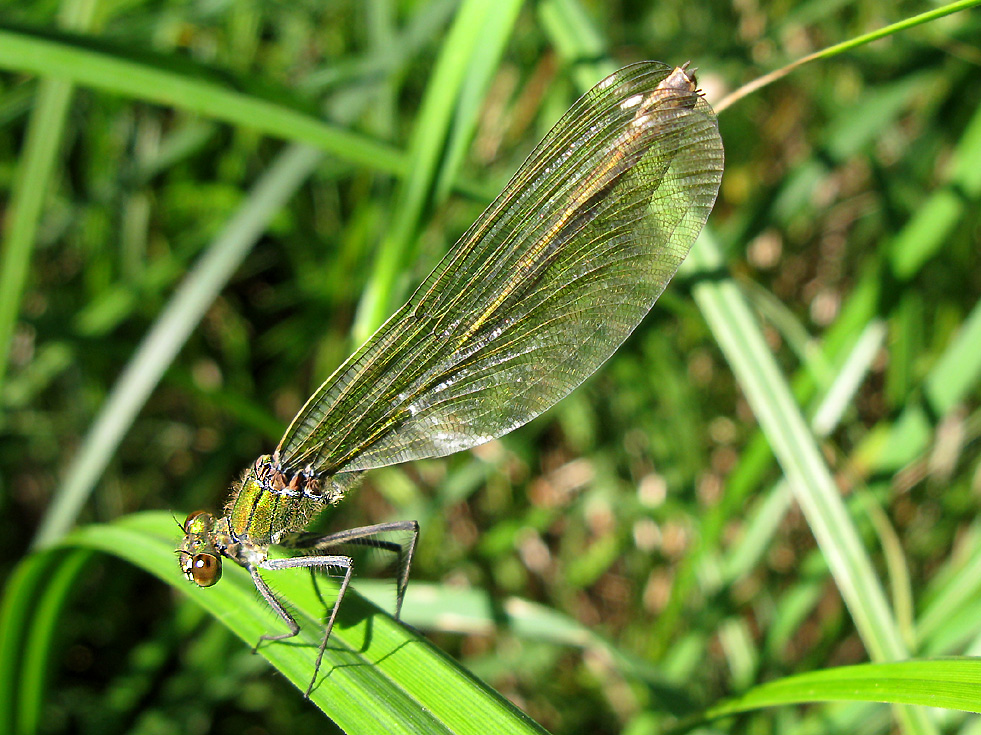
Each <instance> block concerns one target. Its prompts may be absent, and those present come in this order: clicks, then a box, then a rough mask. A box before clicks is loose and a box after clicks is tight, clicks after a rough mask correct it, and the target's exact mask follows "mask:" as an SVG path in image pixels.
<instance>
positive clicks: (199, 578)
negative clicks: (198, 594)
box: [177, 510, 221, 587]
mask: <svg viewBox="0 0 981 735" xmlns="http://www.w3.org/2000/svg"><path fill="white" fill-rule="evenodd" d="M214 524H215V517H214V516H213V515H211V513H208V512H206V511H203V510H196V511H194V512H193V513H191V514H190V515H189V516H188V517H187V518H186V519H185V520H184V534H185V535H184V540H183V541H182V542H181V545H180V547H179V548H178V549H177V554H178V555H179V556H180V559H179V561H180V565H181V571H182V572H183V573H184V576H185V577H187V579H188V581H190V582H194V583H195V584H196V585H197V586H198V587H211V586H212V585H213V584H215V583H216V582H217V581H218V580H219V579H221V556H219V555H218V552H217V551H216V550H215V544H214V538H213V530H214Z"/></svg>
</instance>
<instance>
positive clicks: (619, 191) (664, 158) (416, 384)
mask: <svg viewBox="0 0 981 735" xmlns="http://www.w3.org/2000/svg"><path fill="white" fill-rule="evenodd" d="M722 165H723V150H722V140H721V138H720V137H719V132H718V126H717V121H716V117H715V114H714V112H713V111H712V109H711V107H709V105H708V104H707V103H706V102H705V100H704V99H703V98H702V96H701V95H700V94H699V92H698V90H697V88H696V82H695V78H694V75H693V74H691V73H689V72H688V71H687V68H686V67H679V68H675V69H673V70H672V69H671V68H670V67H668V66H665V65H663V64H660V63H657V62H645V63H640V64H634V65H632V66H628V67H626V68H624V69H621V70H620V71H618V72H615V73H614V74H612V75H611V76H609V77H607V78H606V79H604V80H603V81H601V82H600V83H599V84H597V85H596V86H595V87H593V88H592V89H591V90H589V91H588V92H587V93H586V94H585V95H584V96H583V97H582V98H581V99H580V100H579V101H578V102H576V103H575V105H573V107H572V108H571V109H570V110H569V111H568V112H567V113H566V114H565V115H563V116H562V118H561V119H560V120H559V122H558V123H556V125H555V127H553V128H552V130H551V131H550V132H549V133H548V135H546V137H545V139H544V140H543V141H542V142H541V143H540V144H539V145H538V147H536V148H535V150H534V151H533V152H532V154H531V155H530V156H529V157H528V159H527V160H526V161H525V162H524V164H523V165H522V166H521V168H520V169H519V170H518V172H517V173H516V174H515V175H514V177H513V178H512V179H511V181H510V182H509V183H508V184H507V186H506V187H505V188H504V191H503V192H501V194H500V196H498V197H497V199H495V200H494V202H493V203H492V204H491V205H490V206H489V207H488V208H487V209H486V210H485V211H484V213H483V214H482V215H481V216H480V217H479V218H478V219H477V221H476V222H475V223H474V224H473V226H472V227H470V229H469V230H467V232H466V233H465V234H464V235H463V237H461V238H460V240H459V241H458V242H457V244H456V245H455V246H454V248H453V249H452V250H451V251H450V252H449V253H448V254H447V255H446V257H444V258H443V260H442V261H441V262H440V263H439V265H437V266H436V269H435V270H434V271H433V272H432V273H431V274H430V275H429V277H428V278H426V280H425V281H424V282H423V283H422V285H420V286H419V288H418V289H417V290H416V292H415V293H414V294H413V295H412V297H411V298H410V299H409V301H408V302H407V303H406V304H405V305H403V306H402V307H401V308H400V309H398V310H397V311H396V312H395V313H394V314H393V315H392V316H391V318H390V319H389V320H388V321H387V322H385V324H384V325H382V326H381V328H379V329H378V331H377V332H375V334H374V335H373V336H372V337H371V338H370V339H369V340H368V341H367V342H366V343H365V344H364V345H363V346H362V347H361V348H360V349H359V350H358V351H357V352H355V353H354V354H353V355H352V356H351V357H350V358H348V360H347V361H345V362H344V364H343V365H341V366H340V367H339V368H338V369H337V370H336V371H335V372H334V374H333V375H331V376H330V377H329V378H328V379H327V380H326V381H325V382H324V384H323V385H321V386H320V388H318V389H317V391H316V392H315V393H314V394H313V395H312V396H310V398H309V399H308V400H307V402H306V404H305V405H304V406H303V408H302V409H301V410H300V412H299V413H298V414H297V415H296V417H295V418H294V419H293V421H292V422H291V424H290V426H289V428H288V429H287V430H286V434H285V435H284V436H283V438H282V440H281V441H280V443H279V446H278V447H277V448H276V450H275V452H273V454H271V455H266V456H262V457H260V458H259V459H257V460H256V461H255V463H254V464H253V465H252V466H251V467H249V468H248V469H247V470H246V471H245V473H244V474H243V476H242V478H241V480H240V481H239V482H237V483H236V484H235V485H234V486H233V488H232V492H231V496H230V498H229V501H228V504H227V505H226V507H225V511H224V514H223V515H222V516H220V517H215V516H213V515H212V514H210V513H206V512H196V513H192V514H191V515H190V516H188V518H187V520H186V521H185V523H184V531H185V533H186V536H185V538H184V541H183V542H182V544H181V546H180V548H179V549H178V554H179V555H180V565H181V569H182V571H183V572H184V574H185V575H186V576H187V577H188V579H190V580H193V581H194V582H196V583H197V584H198V585H200V586H202V587H207V586H211V585H213V584H214V583H215V582H217V581H218V579H219V577H220V576H221V557H226V558H228V559H231V560H232V561H234V562H236V563H238V564H240V565H241V566H243V567H245V568H246V569H247V570H248V571H249V573H250V574H251V575H252V579H253V581H254V583H255V586H256V588H257V589H258V590H259V592H260V593H261V594H262V596H263V597H264V598H265V599H266V601H267V602H268V603H269V605H270V606H271V607H272V608H273V609H274V610H275V611H276V613H277V615H279V617H280V618H282V619H283V621H284V622H285V623H286V625H287V627H288V628H289V632H286V633H283V634H281V635H265V636H262V638H261V639H260V642H261V640H280V639H283V638H289V637H291V636H294V635H296V634H297V633H298V632H299V626H298V624H297V623H296V621H295V619H294V618H293V617H292V616H291V615H290V613H289V612H288V611H287V610H286V609H285V608H284V607H283V605H282V604H281V603H280V601H279V600H278V599H277V598H276V596H275V595H274V594H273V593H272V591H271V590H270V589H269V586H268V585H267V584H266V582H265V581H264V580H263V578H262V577H261V576H260V570H276V569H284V568H288V567H317V568H338V569H342V570H343V571H344V577H343V579H342V582H341V586H340V590H339V594H338V597H337V600H336V601H335V603H334V605H333V607H332V609H331V612H330V616H329V618H328V621H327V625H326V629H325V633H324V637H323V640H322V642H321V644H320V649H319V652H318V657H317V661H316V664H315V666H314V672H313V676H312V678H311V681H310V685H309V687H308V688H307V691H306V695H307V696H309V693H310V690H311V689H312V687H313V684H314V682H315V681H316V676H317V672H318V670H319V667H320V662H321V659H322V657H323V653H324V649H325V647H326V645H327V640H328V638H329V636H330V632H331V628H332V626H333V624H334V620H335V617H336V615H337V610H338V608H339V606H340V603H341V600H342V598H343V596H344V592H345V591H346V589H347V587H348V584H349V582H350V578H351V571H352V560H351V558H350V556H347V555H344V554H327V553H326V552H327V551H329V550H330V549H332V548H335V549H336V547H337V546H338V545H340V544H351V543H355V544H357V543H364V544H375V545H378V546H380V547H381V548H386V546H385V542H378V541H373V539H376V538H378V536H379V534H383V533H384V532H386V531H401V532H410V535H411V538H412V541H411V542H410V543H408V544H406V545H404V546H402V545H393V546H392V547H391V548H389V549H388V550H390V551H393V552H394V553H396V554H398V555H399V572H398V575H397V585H398V586H397V600H396V611H395V612H396V616H398V613H399V610H400V609H401V605H402V600H403V597H404V594H405V587H406V584H407V581H408V575H409V568H410V566H411V562H412V552H413V550H414V548H415V538H416V537H417V535H418V525H417V524H416V523H415V522H413V521H400V522H395V523H388V524H381V525H378V526H369V527H366V528H359V529H354V530H351V531H344V532H341V533H335V534H330V535H328V536H321V537H313V536H311V535H310V534H304V533H303V532H302V531H303V529H304V528H305V527H306V526H307V524H308V523H309V522H310V521H311V520H312V519H313V518H314V516H316V515H317V514H318V513H319V512H320V511H321V510H322V509H323V508H324V507H325V506H327V505H330V504H333V503H336V502H338V501H339V500H340V499H341V498H342V497H343V496H344V495H345V493H347V491H348V490H350V489H351V488H352V487H353V486H354V485H355V484H356V483H357V482H358V480H359V479H360V477H361V475H362V473H363V472H365V471H366V470H370V469H373V468H377V467H383V466H386V465H392V464H397V463H401V462H408V461H410V460H414V459H421V458H424V457H440V456H444V455H447V454H451V453H453V452H458V451H460V450H463V449H468V448H470V447H474V446H477V445H478V444H482V443H484V442H487V441H490V440H491V439H494V438H496V437H499V436H502V435H503V434H506V433H508V432H509V431H511V430H512V429H515V428H517V427H518V426H521V425H522V424H524V423H526V422H528V421H530V420H531V419H533V418H534V417H535V416H537V415H539V414H540V413H542V412H543V411H545V410H546V409H548V408H549V407H550V406H552V405H554V404H555V403H556V402H557V401H559V400H561V399H562V398H563V396H565V395H566V394H568V393H569V392H570V391H571V390H572V389H573V388H575V387H576V386H577V385H579V384H580V383H582V381H583V380H585V379H586V378H587V377H588V376H589V375H590V374H592V373H593V372H594V371H595V370H596V369H597V368H598V367H599V366H600V365H601V364H602V363H603V362H604V361H605V360H607V359H608V358H609V357H610V355H612V354H613V352H614V351H615V350H616V349H617V348H618V347H619V346H620V344H622V343H623V341H624V340H625V339H626V338H627V336H628V335H629V334H630V333H631V332H632V331H633V330H634V328H636V326H637V325H638V324H639V323H640V321H641V320H642V319H643V317H644V315H645V314H647V312H648V311H649V310H650V308H651V306H653V304H654V302H655V301H656V300H657V298H658V296H660V294H661V292H662V291H663V290H664V288H665V286H666V285H667V283H668V281H670V280H671V278H672V276H674V274H675V272H676V271H677V269H678V266H679V265H680V264H681V262H682V260H684V258H685V256H686V255H687V254H688V251H689V249H690V248H691V245H692V243H693V242H694V241H695V238H696V237H697V236H698V233H699V232H700V231H701V229H702V227H703V226H704V224H705V221H706V219H707V218H708V216H709V212H710V211H711V210H712V207H713V205H714V203H715V198H716V195H717V194H718V190H719V184H720V181H721V178H722ZM273 544H279V545H283V546H288V547H290V548H296V549H299V550H300V551H302V552H303V554H304V555H300V556H295V557H291V558H285V559H270V558H269V557H268V549H269V547H270V545H273Z"/></svg>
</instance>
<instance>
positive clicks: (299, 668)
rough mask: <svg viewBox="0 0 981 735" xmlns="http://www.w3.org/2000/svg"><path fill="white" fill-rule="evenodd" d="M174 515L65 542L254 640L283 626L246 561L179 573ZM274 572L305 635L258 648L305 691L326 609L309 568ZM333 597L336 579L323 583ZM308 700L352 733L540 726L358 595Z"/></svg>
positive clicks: (129, 521) (91, 530)
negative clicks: (133, 571) (111, 561)
mask: <svg viewBox="0 0 981 735" xmlns="http://www.w3.org/2000/svg"><path fill="white" fill-rule="evenodd" d="M175 531H176V528H175V526H174V520H173V518H172V517H171V516H170V515H168V514H166V513H141V514H137V515H133V516H127V517H125V518H121V519H120V520H119V521H117V522H115V523H113V524H111V525H104V526H86V527H83V528H79V529H77V530H75V531H74V532H72V533H71V534H70V535H69V536H68V537H66V538H65V539H64V541H63V543H64V545H65V546H67V547H69V548H84V549H92V550H97V551H103V552H106V553H109V554H113V555H115V556H118V557H120V558H122V559H125V560H127V561H129V562H131V563H133V564H136V565H137V566H139V567H141V568H143V569H145V570H146V571H148V572H149V573H151V574H153V575H155V576H157V577H158V578H160V579H161V580H163V581H164V582H166V583H167V584H170V585H172V586H174V587H175V588H176V589H179V590H181V591H182V592H183V593H185V594H187V595H188V597H190V598H191V599H192V600H194V602H196V603H197V604H199V605H201V606H202V607H203V608H205V609H206V610H208V612H210V613H211V614H212V615H213V616H215V618H217V619H218V620H219V621H220V622H221V623H222V625H225V626H227V627H228V628H229V629H230V630H232V631H233V632H234V633H235V634H236V635H237V636H238V637H240V638H241V639H242V640H243V641H244V642H245V643H246V644H247V645H250V646H251V645H254V644H255V642H256V641H257V640H258V639H259V636H260V635H262V634H264V633H270V632H278V631H279V628H280V627H282V623H281V621H279V620H278V619H277V618H276V617H275V616H274V614H273V613H272V611H271V610H270V609H269V607H268V606H267V605H266V604H265V602H264V601H263V600H262V599H261V598H260V597H259V596H258V595H257V594H256V591H255V587H254V586H253V585H252V581H251V579H250V578H249V576H248V574H247V573H246V572H245V570H244V569H242V568H241V567H238V566H236V565H234V564H228V565H226V567H225V572H224V576H223V577H222V580H221V582H220V583H219V584H217V585H215V586H214V587H212V588H210V589H200V588H197V587H195V586H193V585H191V584H189V583H187V581H186V580H185V579H184V578H183V576H182V575H181V574H180V571H179V569H178V566H177V561H176V557H175V555H174V551H173V549H174V546H175V544H176V543H177V538H176V536H177V534H176V533H175ZM295 571H298V572H299V573H297V574H293V573H291V572H289V571H286V572H277V573H275V574H273V575H272V576H271V577H270V582H271V583H272V584H273V586H274V587H275V589H276V590H277V594H279V595H281V597H282V598H283V599H285V600H288V601H289V604H290V608H291V610H292V611H293V612H294V613H295V614H296V615H297V618H298V621H299V623H300V626H301V632H300V635H299V636H297V637H296V638H294V639H290V640H288V641H280V642H267V643H264V644H263V645H262V646H261V647H260V648H259V654H260V655H261V656H263V657H264V658H266V659H267V660H269V662H270V663H272V664H273V666H275V667H276V669H277V670H278V671H279V672H280V673H282V674H283V675H284V676H285V677H287V678H288V679H289V680H290V681H292V682H293V683H294V684H296V686H297V687H298V688H299V689H301V690H303V689H305V688H306V686H307V684H308V683H309V679H310V676H311V675H312V672H313V663H314V660H315V659H316V655H317V647H318V645H319V642H320V637H321V633H322V631H323V627H322V621H323V618H324V615H325V610H324V607H323V603H322V601H321V600H320V599H319V598H318V594H317V590H316V589H315V587H314V583H313V582H312V580H311V575H310V574H308V573H307V572H306V571H305V570H295ZM318 584H319V586H320V587H322V588H323V591H324V593H325V594H324V597H325V598H326V599H327V601H328V603H329V602H330V601H331V600H332V590H335V589H336V586H334V585H333V584H332V583H329V582H326V581H321V582H319V583H318ZM310 699H311V701H312V702H314V704H316V705H317V706H318V707H320V708H321V709H322V710H323V711H324V712H325V713H326V714H327V715H328V716H329V717H330V718H331V719H332V720H334V722H336V723H337V724H338V725H339V726H340V727H341V728H342V729H344V731H345V732H348V733H372V734H374V733H379V732H385V733H393V734H397V733H406V734H409V733H419V732H442V733H462V734H468V733H469V734H472V735H483V734H484V733H488V732H508V733H515V734H519V733H542V732H544V731H543V730H542V729H541V728H540V727H538V726H537V725H536V724H535V723H534V722H533V721H532V720H531V719H529V718H528V717H527V716H526V715H524V714H523V713H521V712H520V711H519V710H518V709H517V708H515V707H514V705H512V704H511V703H510V702H508V701H507V700H505V699H504V698H503V697H501V696H500V695H499V694H497V693H496V692H494V691H493V690H491V689H489V688H488V687H487V686H485V685H484V684H482V683H481V682H479V681H478V680H477V679H475V678H474V677H473V676H472V675H470V674H469V673H468V672H466V671H465V670H464V669H462V668H461V667H460V666H459V665H458V664H456V663H455V662H453V661H452V660H450V658H449V657H448V656H446V655H445V654H444V653H442V652H441V651H439V649H437V648H435V647H434V646H432V645H431V644H430V643H428V642H427V641H426V640H425V639H423V638H421V637H419V636H418V635H417V634H415V633H413V632H412V631H411V630H409V629H408V628H406V627H405V626H403V625H400V624H399V623H397V622H396V621H394V620H393V619H392V618H391V617H390V616H389V615H387V614H385V613H383V612H382V611H380V610H379V609H377V608H375V607H374V606H373V605H371V604H370V603H368V602H367V601H366V600H364V599H363V598H361V597H360V596H359V595H357V594H356V593H354V594H352V593H349V594H348V597H346V598H345V600H344V604H343V605H342V607H341V611H340V615H339V618H338V622H337V624H336V625H335V628H334V632H333V634H332V636H331V642H330V644H329V645H328V646H327V650H326V652H325V654H324V662H323V665H322V667H321V671H320V676H319V678H318V681H317V682H316V684H315V686H314V689H313V692H311V695H310Z"/></svg>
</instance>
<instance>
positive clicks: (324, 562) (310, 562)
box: [253, 556, 354, 699]
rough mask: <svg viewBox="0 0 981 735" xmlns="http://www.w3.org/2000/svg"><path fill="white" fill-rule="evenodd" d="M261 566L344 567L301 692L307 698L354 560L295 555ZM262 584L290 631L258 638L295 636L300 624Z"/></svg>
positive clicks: (293, 567) (339, 557) (265, 567)
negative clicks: (313, 660)
mask: <svg viewBox="0 0 981 735" xmlns="http://www.w3.org/2000/svg"><path fill="white" fill-rule="evenodd" d="M261 566H262V568H263V569H269V570H278V569H296V568H298V567H324V568H330V567H340V568H342V569H344V579H343V580H342V581H341V586H340V589H339V590H338V591H337V599H336V600H334V606H333V607H332V608H331V610H330V618H328V620H327V628H326V630H324V637H323V640H321V641H320V648H319V649H318V651H317V662H316V663H315V664H314V666H313V676H312V677H310V684H309V685H308V686H307V690H306V691H305V692H304V693H303V698H304V699H309V698H310V692H311V691H312V690H313V685H314V683H315V682H316V681H317V674H318V673H319V672H320V662H321V661H322V660H323V658H324V651H325V650H326V648H327V640H328V639H329V638H330V632H331V630H333V628H334V621H335V620H336V619H337V611H338V610H339V609H340V607H341V602H342V601H343V600H344V593H345V592H347V587H348V585H349V584H350V583H351V573H352V572H353V571H354V560H353V559H352V558H351V557H349V556H297V557H293V558H290V559H267V560H266V561H264V562H262V565H261ZM257 576H258V574H255V575H253V577H257ZM262 584H263V586H265V587H266V592H263V591H262V590H261V589H260V590H259V591H260V592H262V594H263V596H264V597H266V599H267V600H270V604H271V605H273V607H274V608H275V609H276V612H277V613H279V615H280V617H282V618H283V619H284V620H285V621H286V623H287V625H289V626H290V630H291V631H292V632H290V633H288V634H283V635H278V636H269V635H264V636H262V638H260V639H259V640H260V641H261V640H273V641H275V640H282V639H283V638H291V637H293V636H295V635H296V634H297V633H299V632H300V626H299V625H297V623H296V621H295V620H294V619H293V617H292V616H291V615H290V614H289V613H287V612H286V610H284V609H283V606H282V605H280V604H279V601H278V600H276V601H275V604H274V603H273V602H272V600H275V599H276V598H275V597H273V596H272V593H271V592H269V593H268V596H267V592H268V590H269V588H268V586H266V584H265V582H263V583H262ZM256 586H257V587H258V584H256Z"/></svg>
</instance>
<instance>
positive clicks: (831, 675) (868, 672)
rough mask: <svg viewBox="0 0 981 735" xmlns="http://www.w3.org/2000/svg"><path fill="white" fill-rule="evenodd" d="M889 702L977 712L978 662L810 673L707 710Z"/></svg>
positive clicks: (715, 713)
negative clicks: (818, 703) (844, 702)
mask: <svg viewBox="0 0 981 735" xmlns="http://www.w3.org/2000/svg"><path fill="white" fill-rule="evenodd" d="M838 701H859V702H887V703H891V704H918V705H924V706H927V707H946V708H948V709H957V710H963V711H966V712H981V659H978V658H952V659H940V660H924V661H919V660H914V661H900V662H896V663H888V664H862V665H859V666H842V667H840V668H835V669H824V670H821V671H811V672H808V673H806V674H798V675H796V676H788V677H786V678H784V679H778V680H776V681H770V682H767V683H766V684H761V685H759V686H756V687H753V688H752V689H750V690H749V691H747V692H745V693H744V694H742V695H740V696H738V697H733V698H731V699H728V700H726V701H724V702H721V703H719V704H717V705H714V706H712V707H709V708H708V710H707V712H706V714H707V719H716V718H718V717H725V716H727V715H732V714H736V713H737V712H747V711H749V710H753V709H759V708H760V707H775V706H780V705H788V704H805V703H808V702H838Z"/></svg>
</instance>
